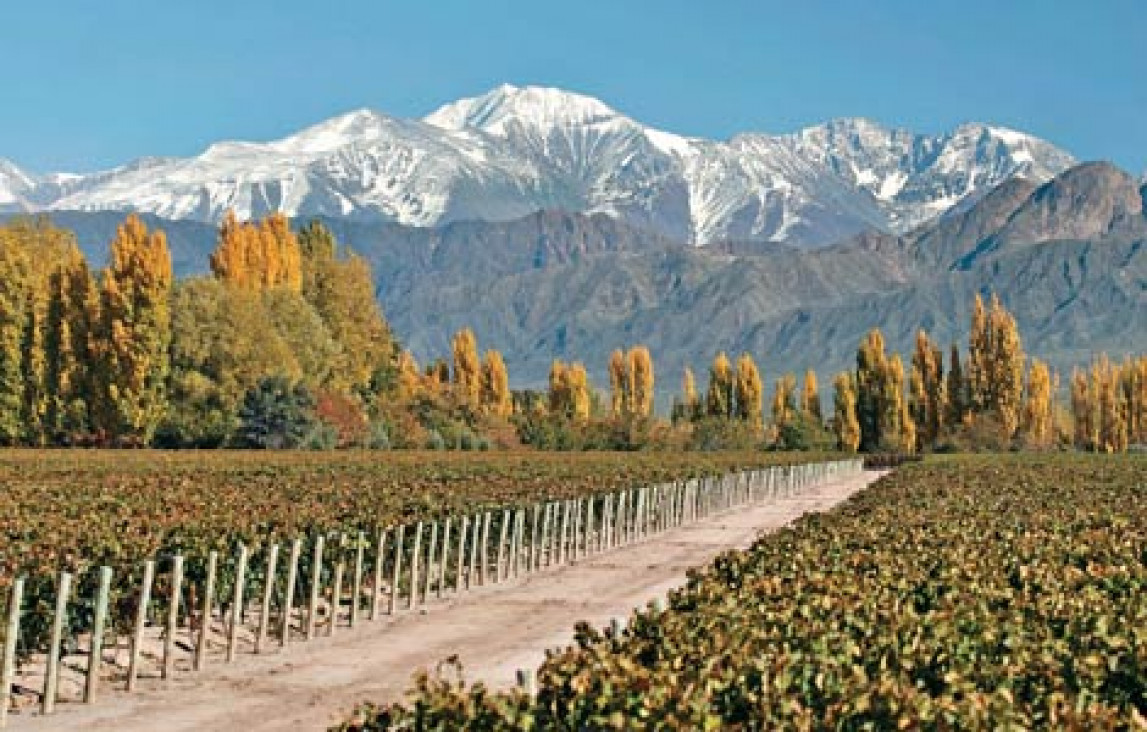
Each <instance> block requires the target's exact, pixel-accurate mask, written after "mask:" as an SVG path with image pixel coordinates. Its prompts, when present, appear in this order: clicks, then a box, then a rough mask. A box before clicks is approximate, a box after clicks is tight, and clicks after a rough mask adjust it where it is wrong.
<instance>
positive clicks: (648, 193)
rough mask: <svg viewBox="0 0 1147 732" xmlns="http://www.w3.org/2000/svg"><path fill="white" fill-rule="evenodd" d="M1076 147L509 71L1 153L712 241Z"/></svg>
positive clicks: (322, 205)
mask: <svg viewBox="0 0 1147 732" xmlns="http://www.w3.org/2000/svg"><path fill="white" fill-rule="evenodd" d="M1073 163H1074V161H1073V159H1072V158H1071V156H1070V155H1068V154H1067V153H1065V152H1063V151H1061V150H1059V149H1057V148H1056V147H1054V146H1052V145H1051V144H1049V143H1047V142H1044V141H1042V140H1039V139H1037V138H1034V137H1031V136H1029V135H1025V134H1022V133H1019V132H1015V131H1012V130H1008V129H1005V128H1001V127H993V126H987V125H964V126H961V127H959V128H957V129H956V130H954V131H951V132H948V133H944V134H940V135H920V134H914V133H911V132H908V131H905V130H892V129H886V128H884V127H881V126H879V125H877V124H875V123H872V122H869V121H866V120H859V119H846V120H837V121H834V122H830V123H828V124H825V125H820V126H817V127H812V128H809V129H806V130H802V131H800V132H797V133H794V134H788V135H778V136H772V135H764V134H744V135H739V136H736V137H734V138H733V139H731V140H729V141H724V142H719V141H713V140H703V139H696V138H685V137H681V136H678V135H674V134H670V133H667V132H664V131H661V130H657V129H654V128H651V127H648V126H645V125H642V124H641V123H639V122H637V121H635V120H633V119H631V118H629V117H627V116H625V115H623V114H621V113H619V112H617V111H615V110H613V109H611V108H610V107H608V106H606V105H605V104H603V103H602V102H600V101H598V100H596V99H592V98H590V97H586V96H582V95H579V94H574V93H571V92H566V91H561V90H557V89H549V88H540V87H525V88H518V87H513V86H502V87H499V88H497V89H494V90H492V91H490V92H488V93H487V94H484V95H482V96H479V97H475V98H471V99H463V100H460V101H457V102H454V103H451V104H447V105H446V106H444V107H442V108H441V109H439V110H437V111H436V112H434V113H432V114H430V115H429V116H428V117H426V118H425V119H423V120H406V119H398V118H394V117H390V116H387V115H385V114H381V113H379V112H375V111H371V110H359V111H356V112H352V113H350V114H346V115H343V116H340V117H336V118H334V119H331V120H328V121H326V122H323V123H320V124H318V125H315V126H313V127H310V128H308V129H305V130H303V131H301V132H299V133H297V134H294V135H291V136H289V137H286V138H283V139H281V140H277V141H273V142H266V143H255V142H219V143H216V144H214V145H211V146H210V147H209V148H208V149H207V150H205V151H204V152H203V153H202V154H200V155H198V156H195V157H192V158H144V159H141V160H137V161H134V162H132V163H130V164H128V165H125V166H123V167H120V168H116V169H113V170H109V171H105V172H101V173H96V174H92V175H82V176H76V175H63V174H57V175H50V176H33V175H29V174H27V173H23V172H21V171H19V170H18V169H17V168H15V166H11V165H6V164H3V163H0V210H9V211H11V210H25V211H31V210H51V211H72V210H76V211H126V210H133V211H141V212H146V213H151V214H155V215H157V216H161V217H164V218H169V219H176V220H193V221H203V222H218V221H219V220H220V218H221V217H222V215H223V213H224V212H225V211H226V210H227V209H234V210H235V211H236V212H237V213H238V215H239V216H240V217H243V218H249V217H256V216H262V215H264V214H266V213H267V212H269V211H283V212H286V213H287V214H289V215H291V216H300V217H310V216H327V217H332V218H342V219H350V220H353V221H362V222H371V223H388V222H389V223H399V224H403V225H406V226H412V227H420V228H433V227H439V226H443V225H446V224H450V223H454V222H459V221H468V220H477V221H486V222H505V221H512V220H514V219H519V218H522V217H524V216H528V215H530V214H532V213H536V212H538V211H543V210H561V211H566V212H570V213H583V214H589V215H592V214H597V213H602V214H606V215H609V216H612V217H614V218H616V219H618V220H619V221H621V222H623V223H626V224H628V225H630V226H633V227H636V228H639V229H646V230H649V231H651V232H654V233H656V234H659V235H661V236H665V237H669V238H672V239H675V240H678V241H681V242H687V243H692V244H697V245H705V244H710V243H712V242H716V241H724V240H741V241H774V242H783V243H789V244H793V245H797V246H802V247H815V246H825V245H828V244H831V243H833V242H835V241H837V240H839V239H841V238H844V237H847V236H851V235H854V234H857V233H859V232H862V231H868V230H876V231H884V232H891V233H903V232H906V231H908V230H910V229H912V228H914V227H915V226H917V225H919V224H922V223H924V222H927V221H931V220H933V219H934V218H936V217H937V216H940V215H942V214H943V213H945V212H947V211H949V210H951V209H952V208H953V207H956V206H959V205H961V204H964V205H967V204H969V203H970V202H971V201H974V200H975V199H976V198H978V197H979V196H980V195H983V194H984V193H986V192H987V191H989V190H991V189H992V188H994V187H995V186H996V185H998V184H999V183H1001V182H1003V181H1004V180H1007V179H1009V178H1012V177H1016V176H1019V177H1023V178H1025V179H1028V180H1031V181H1033V182H1035V183H1042V182H1044V181H1046V180H1047V179H1048V178H1050V177H1051V176H1053V175H1055V174H1057V173H1059V172H1061V171H1062V170H1064V169H1065V168H1067V167H1069V166H1070V165H1072V164H1073Z"/></svg>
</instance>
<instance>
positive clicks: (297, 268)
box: [211, 211, 303, 293]
mask: <svg viewBox="0 0 1147 732" xmlns="http://www.w3.org/2000/svg"><path fill="white" fill-rule="evenodd" d="M211 271H212V272H213V273H214V274H215V276H216V277H218V278H219V279H220V280H222V281H223V282H225V283H227V284H228V285H231V286H234V287H238V288H240V289H245V290H254V291H261V290H268V289H272V288H283V289H286V290H289V291H291V292H297V293H299V292H302V290H303V261H302V250H301V248H300V246H299V240H298V238H297V237H296V236H295V234H294V232H292V231H291V229H290V225H289V223H288V221H287V217H286V216H284V215H283V214H281V213H274V214H271V215H270V216H268V217H267V218H265V219H263V220H262V221H260V222H257V223H256V222H240V221H238V219H236V217H235V213H234V212H233V211H228V212H227V214H226V215H225V216H224V218H223V223H222V225H221V226H220V228H219V240H218V243H217V245H216V247H215V251H214V252H213V253H212V254H211Z"/></svg>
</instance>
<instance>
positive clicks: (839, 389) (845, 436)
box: [832, 371, 860, 452]
mask: <svg viewBox="0 0 1147 732" xmlns="http://www.w3.org/2000/svg"><path fill="white" fill-rule="evenodd" d="M853 382H854V377H853V376H852V374H850V373H848V372H847V371H844V372H841V373H839V374H837V375H836V379H835V380H834V382H833V387H834V394H833V416H832V430H833V432H834V433H835V434H836V444H837V447H838V448H839V449H841V450H844V451H845V452H856V450H857V448H859V447H860V423H859V422H858V421H857V419H856V386H855V384H854V383H853Z"/></svg>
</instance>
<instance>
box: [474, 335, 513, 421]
mask: <svg viewBox="0 0 1147 732" xmlns="http://www.w3.org/2000/svg"><path fill="white" fill-rule="evenodd" d="M480 401H481V405H482V409H484V410H485V411H486V412H488V413H489V414H492V415H494V416H496V417H503V418H504V417H509V416H510V414H512V413H513V402H512V400H511V396H510V378H509V375H508V374H507V372H506V362H505V360H504V359H503V358H502V354H501V353H499V352H498V351H495V350H489V351H486V355H485V357H484V358H483V359H482V384H481V391H480Z"/></svg>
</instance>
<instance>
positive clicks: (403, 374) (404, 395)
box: [398, 350, 423, 402]
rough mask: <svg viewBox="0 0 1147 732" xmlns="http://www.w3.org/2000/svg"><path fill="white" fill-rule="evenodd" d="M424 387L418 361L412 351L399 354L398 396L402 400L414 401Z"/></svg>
mask: <svg viewBox="0 0 1147 732" xmlns="http://www.w3.org/2000/svg"><path fill="white" fill-rule="evenodd" d="M422 388H423V380H422V374H421V372H420V371H419V370H418V362H417V361H415V360H414V355H413V354H412V353H411V352H410V351H406V350H404V351H402V352H401V353H399V354H398V398H399V400H400V401H406V402H409V401H412V400H414V399H415V398H416V397H418V395H419V394H421V392H422Z"/></svg>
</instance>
